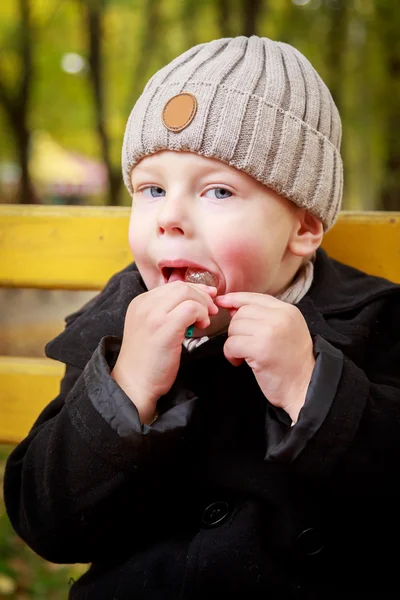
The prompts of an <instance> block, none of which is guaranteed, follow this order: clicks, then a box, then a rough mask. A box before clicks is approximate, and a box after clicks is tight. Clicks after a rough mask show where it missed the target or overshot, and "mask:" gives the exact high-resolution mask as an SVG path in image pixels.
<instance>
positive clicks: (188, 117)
mask: <svg viewBox="0 0 400 600" xmlns="http://www.w3.org/2000/svg"><path fill="white" fill-rule="evenodd" d="M196 111H197V100H196V98H195V96H193V94H190V93H189V92H182V93H181V94H178V95H177V96H173V97H172V98H170V99H169V100H168V102H167V103H166V105H165V106H164V110H163V112H162V121H163V123H164V125H165V127H166V128H167V129H168V130H169V131H174V132H175V133H178V132H179V131H183V130H184V129H186V127H187V126H188V125H190V123H191V122H192V121H193V119H194V116H195V114H196Z"/></svg>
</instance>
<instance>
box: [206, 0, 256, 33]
mask: <svg viewBox="0 0 400 600" xmlns="http://www.w3.org/2000/svg"><path fill="white" fill-rule="evenodd" d="M266 4H267V2H266V0H264V2H263V0H236V1H233V0H217V1H216V8H217V21H218V25H219V30H220V32H221V36H222V37H235V36H236V35H246V36H248V37H250V36H251V35H257V31H258V20H259V17H260V16H261V11H262V9H263V8H265V7H266Z"/></svg>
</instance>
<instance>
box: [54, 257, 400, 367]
mask: <svg viewBox="0 0 400 600" xmlns="http://www.w3.org/2000/svg"><path fill="white" fill-rule="evenodd" d="M145 291H147V288H146V286H145V284H144V282H143V279H142V277H141V275H140V273H139V271H138V269H137V267H136V265H135V263H132V264H130V265H129V266H128V267H126V268H125V269H124V270H123V271H120V272H119V273H116V274H115V275H114V276H113V277H112V278H111V279H110V281H109V282H108V284H107V285H106V286H105V288H104V289H103V291H102V292H101V293H100V294H98V295H97V296H96V297H95V298H93V299H92V300H91V301H90V302H89V303H88V304H86V305H85V306H83V307H82V308H81V309H80V310H79V311H77V312H75V313H73V314H71V315H69V316H68V317H67V318H66V328H65V330H64V331H63V332H62V333H61V334H60V335H58V336H57V337H56V338H54V339H53V340H52V341H51V342H49V343H48V344H47V345H46V348H45V352H46V355H47V356H48V357H49V358H53V359H55V360H59V361H61V362H64V363H66V364H69V365H73V366H77V367H79V368H82V369H83V368H84V366H85V365H86V363H87V362H88V361H89V360H90V358H91V356H92V354H93V352H94V351H95V349H96V348H97V346H98V343H99V342H100V340H101V339H102V338H103V337H105V336H110V335H112V336H117V337H120V338H121V337H122V334H123V327H124V320H125V314H126V311H127V309H128V306H129V304H130V302H131V300H132V299H133V298H134V297H136V296H138V295H139V294H142V293H143V292H145ZM393 291H397V292H400V285H397V284H394V283H392V282H390V281H387V280H386V279H381V278H378V277H373V276H371V275H367V274H365V273H363V272H362V271H358V270H357V269H353V268H352V267H349V266H347V265H344V264H342V263H339V262H337V261H335V260H333V259H331V258H329V257H328V255H327V254H326V252H325V251H324V250H322V249H319V250H318V251H317V258H316V261H315V265H314V281H313V284H312V286H311V288H310V290H309V292H308V294H307V295H306V296H305V297H304V298H303V299H302V300H301V301H300V302H299V304H298V305H297V306H298V308H299V309H300V310H301V312H302V313H303V316H304V318H305V319H306V321H307V324H308V326H309V329H310V332H311V334H312V335H318V334H319V335H321V336H322V337H324V338H325V339H327V340H328V341H330V342H332V343H333V344H337V345H339V346H341V347H345V346H346V345H347V336H345V335H343V334H341V333H339V332H337V331H336V330H334V329H332V328H331V327H330V326H329V324H328V323H327V321H326V319H325V317H326V316H328V315H329V314H335V313H340V312H344V311H349V310H352V309H356V308H359V307H362V306H363V305H365V304H368V303H369V302H371V301H372V300H373V299H375V298H377V297H379V296H384V295H386V294H389V293H391V292H393ZM217 338H218V339H216V338H214V340H211V341H210V342H207V344H203V345H202V346H200V347H199V348H196V350H194V351H193V356H196V357H198V358H200V357H201V356H203V355H204V356H206V355H208V354H209V352H210V351H211V352H215V350H217V349H220V348H221V347H222V345H223V342H224V340H225V339H226V334H224V335H221V336H217ZM186 354H188V353H187V350H186V349H185V348H184V349H183V358H185V356H186ZM187 358H188V357H186V359H187Z"/></svg>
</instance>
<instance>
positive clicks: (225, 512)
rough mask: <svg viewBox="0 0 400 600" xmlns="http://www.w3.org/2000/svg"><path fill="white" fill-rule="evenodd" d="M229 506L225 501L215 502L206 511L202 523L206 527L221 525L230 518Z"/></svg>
mask: <svg viewBox="0 0 400 600" xmlns="http://www.w3.org/2000/svg"><path fill="white" fill-rule="evenodd" d="M229 513H230V509H229V504H228V503H227V502H225V501H223V500H218V502H213V503H212V504H210V505H209V506H207V508H206V509H205V510H204V512H203V515H202V517H201V522H202V524H203V525H204V527H214V526H215V525H221V524H222V523H223V522H224V521H226V519H227V518H228V517H229Z"/></svg>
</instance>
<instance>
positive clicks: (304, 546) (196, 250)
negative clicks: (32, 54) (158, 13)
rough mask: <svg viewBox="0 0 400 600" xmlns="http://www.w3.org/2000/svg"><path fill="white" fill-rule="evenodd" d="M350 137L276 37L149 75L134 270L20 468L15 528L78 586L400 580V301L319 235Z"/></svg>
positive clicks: (137, 118)
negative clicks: (73, 573) (398, 551)
mask: <svg viewBox="0 0 400 600" xmlns="http://www.w3.org/2000/svg"><path fill="white" fill-rule="evenodd" d="M340 135H341V126H340V118H339V115H338V112H337V109H336V107H335V105H334V103H333V101H332V98H331V96H330V94H329V91H328V90H327V88H326V87H325V85H324V84H323V82H322V81H321V79H320V78H319V76H318V75H317V73H316V72H315V71H314V69H313V68H312V67H311V65H310V64H309V62H308V61H307V60H306V59H305V58H304V57H303V56H302V55H301V54H300V53H299V52H297V51H296V50H295V49H293V48H291V47H290V46H288V45H286V44H282V43H276V42H273V41H270V40H268V39H265V38H258V37H251V38H249V39H247V38H244V37H240V38H236V39H222V40H216V41H214V42H210V43H207V44H203V45H200V46H197V47H195V48H192V49H191V50H189V51H188V52H186V53H184V54H183V55H182V56H180V57H178V58H177V59H175V60H174V61H173V62H172V63H171V64H170V65H168V66H166V67H165V68H164V69H161V71H159V72H158V73H156V74H155V75H154V77H153V78H152V79H151V80H150V82H149V83H148V84H147V86H146V88H145V90H144V92H143V94H142V96H141V97H140V98H139V100H138V102H137V104H136V105H135V107H134V109H133V111H132V113H131V116H130V119H129V121H128V125H127V129H126V133H125V139H124V147H123V173H124V179H125V183H126V185H127V186H128V189H129V190H130V192H131V194H132V197H133V205H132V219H131V224H130V233H129V240H130V246H131V248H132V252H133V255H134V257H135V264H133V265H130V266H129V267H127V269H125V270H124V271H122V272H121V273H118V274H116V275H115V276H114V277H113V278H112V279H111V280H110V282H109V284H108V285H107V286H106V288H105V289H104V290H103V292H102V293H101V294H100V295H99V296H98V297H97V298H95V299H94V300H93V301H91V302H90V303H89V305H87V306H86V307H84V308H83V309H82V310H81V311H79V312H78V313H75V314H74V315H71V316H70V317H69V318H67V327H66V330H65V331H64V332H63V333H62V334H61V335H59V336H58V338H56V339H55V340H53V341H52V342H51V343H50V344H48V346H47V354H48V356H50V357H52V358H55V359H57V360H61V361H63V362H64V363H65V364H66V374H65V377H64V379H63V381H62V384H61V392H60V395H59V396H58V397H57V398H56V399H55V400H54V401H53V402H52V403H51V404H50V405H49V406H48V407H47V408H46V409H45V410H44V411H43V413H42V415H41V416H40V417H39V419H38V421H37V422H36V423H35V425H34V427H33V428H32V431H31V432H30V434H29V436H28V437H27V438H26V439H25V440H24V441H23V442H22V443H21V444H20V445H19V446H18V447H17V448H16V449H15V450H14V452H13V453H12V454H11V456H10V458H9V460H8V464H7V470H6V476H5V499H6V505H7V510H8V513H9V516H10V519H11V521H12V523H13V525H14V527H15V529H16V531H17V532H18V533H19V534H20V535H21V537H22V538H23V539H25V540H26V541H27V543H28V544H29V545H30V546H31V547H32V548H33V549H34V550H35V551H36V552H37V553H38V554H40V555H42V556H44V557H45V558H47V559H48V560H51V561H53V562H61V563H69V562H85V563H86V562H90V563H91V567H90V569H89V571H88V573H86V574H85V575H84V576H83V577H82V578H81V579H80V580H79V581H78V582H77V583H76V584H74V585H73V587H72V589H71V591H70V598H72V599H75V600H80V599H83V598H85V599H86V598H94V599H96V600H102V599H104V600H110V599H112V598H113V599H118V600H123V599H128V598H129V599H131V598H135V599H139V598H146V599H164V598H171V599H173V598H182V599H186V598H188V599H190V600H194V599H197V598H198V599H200V598H201V599H203V598H204V597H205V596H206V595H207V594H210V593H213V592H215V593H216V594H218V595H219V596H220V597H221V598H229V599H230V598H254V599H258V598H260V599H261V598H277V599H281V598H300V597H303V598H310V599H311V598H314V599H320V598H321V599H322V598H324V599H326V598H345V597H346V598H347V597H348V598H358V597H359V598H364V597H366V596H367V595H368V594H370V593H374V594H376V593H378V592H380V593H381V594H382V593H383V597H387V593H388V592H389V593H390V592H396V589H397V582H396V566H397V560H396V555H395V553H393V552H392V551H391V546H392V544H391V543H390V542H391V539H392V538H393V537H395V536H396V535H398V534H399V533H400V527H399V519H398V516H397V514H398V507H397V504H398V501H399V492H398V491H397V482H396V479H397V478H396V476H395V475H396V473H397V472H398V464H399V462H400V426H399V423H400V370H399V355H400V338H399V335H398V333H397V332H398V327H399V326H400V305H399V300H400V293H399V286H397V285H395V284H393V283H391V282H388V281H386V280H382V279H378V278H375V277H370V276H368V275H366V274H364V273H360V272H359V271H356V270H355V269H352V268H350V267H347V266H345V265H342V264H340V263H337V262H335V261H333V260H330V259H329V258H328V257H327V256H326V254H325V253H324V252H323V251H322V250H320V249H318V248H319V245H320V243H321V239H322V236H323V230H328V229H329V228H330V227H331V226H332V225H333V223H334V221H335V219H336V216H337V214H338V211H339V209H340V202H341V195H342V165H341V159H340V154H339V144H340ZM193 326H194V327H193ZM192 331H193V337H189V335H190V334H189V332H192ZM380 597H382V596H380Z"/></svg>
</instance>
